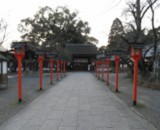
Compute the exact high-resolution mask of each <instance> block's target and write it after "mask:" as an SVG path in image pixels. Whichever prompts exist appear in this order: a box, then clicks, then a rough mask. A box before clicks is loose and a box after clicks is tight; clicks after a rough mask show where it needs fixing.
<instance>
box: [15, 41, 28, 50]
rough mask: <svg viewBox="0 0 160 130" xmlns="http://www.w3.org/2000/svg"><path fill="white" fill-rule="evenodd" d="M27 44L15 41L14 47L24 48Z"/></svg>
mask: <svg viewBox="0 0 160 130" xmlns="http://www.w3.org/2000/svg"><path fill="white" fill-rule="evenodd" d="M24 46H25V44H24V43H23V42H13V44H12V47H13V48H15V49H18V48H24Z"/></svg>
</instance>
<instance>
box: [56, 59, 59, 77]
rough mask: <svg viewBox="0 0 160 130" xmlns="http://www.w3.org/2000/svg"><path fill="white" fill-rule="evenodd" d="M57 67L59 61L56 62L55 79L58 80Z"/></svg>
mask: <svg viewBox="0 0 160 130" xmlns="http://www.w3.org/2000/svg"><path fill="white" fill-rule="evenodd" d="M58 65H59V61H58V60H57V61H56V78H57V80H58Z"/></svg>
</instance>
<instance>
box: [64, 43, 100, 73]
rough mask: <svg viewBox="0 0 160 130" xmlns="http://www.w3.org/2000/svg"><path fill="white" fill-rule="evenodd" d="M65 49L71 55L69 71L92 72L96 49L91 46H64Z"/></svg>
mask: <svg viewBox="0 0 160 130" xmlns="http://www.w3.org/2000/svg"><path fill="white" fill-rule="evenodd" d="M65 49H66V50H67V51H68V52H69V53H70V54H71V56H72V60H71V62H70V63H69V67H70V68H69V69H71V70H80V71H83V70H93V69H94V62H93V61H94V60H95V59H96V55H97V47H96V46H95V45H92V44H66V47H65Z"/></svg>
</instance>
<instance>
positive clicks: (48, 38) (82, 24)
mask: <svg viewBox="0 0 160 130" xmlns="http://www.w3.org/2000/svg"><path fill="white" fill-rule="evenodd" d="M77 15H78V12H76V11H75V12H71V11H70V10H69V9H68V8H67V7H57V8H56V9H55V10H53V9H52V8H50V7H48V6H46V7H43V8H40V10H39V11H38V12H37V13H36V14H35V15H34V17H33V18H26V19H23V20H21V23H20V24H19V27H18V30H19V31H20V32H21V33H22V34H23V35H22V39H23V40H26V41H32V42H35V43H38V44H43V46H44V45H45V44H48V43H50V45H51V46H52V47H53V46H55V45H58V46H61V47H64V46H65V44H66V43H86V42H87V41H88V39H87V38H88V34H89V33H90V27H89V26H88V22H86V21H82V20H80V19H79V18H78V16H77Z"/></svg>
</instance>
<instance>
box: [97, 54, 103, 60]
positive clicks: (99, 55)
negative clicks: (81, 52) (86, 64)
mask: <svg viewBox="0 0 160 130" xmlns="http://www.w3.org/2000/svg"><path fill="white" fill-rule="evenodd" d="M96 58H97V59H102V58H105V54H98V55H97V56H96Z"/></svg>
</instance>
